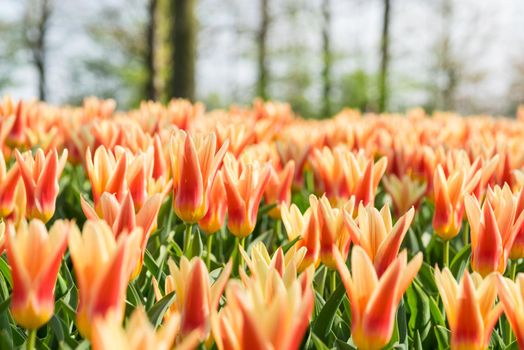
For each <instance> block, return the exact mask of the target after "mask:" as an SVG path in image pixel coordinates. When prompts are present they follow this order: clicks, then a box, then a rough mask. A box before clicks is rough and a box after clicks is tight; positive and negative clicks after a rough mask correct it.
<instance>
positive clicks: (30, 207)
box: [15, 149, 67, 222]
mask: <svg viewBox="0 0 524 350" xmlns="http://www.w3.org/2000/svg"><path fill="white" fill-rule="evenodd" d="M15 156H16V161H17V164H18V166H19V168H20V174H21V177H22V180H23V181H24V187H25V194H26V207H27V208H26V214H27V216H28V217H29V218H38V219H40V220H42V221H44V222H47V221H49V219H51V217H52V216H53V214H54V213H55V205H56V197H57V196H58V179H59V178H60V174H62V171H63V170H64V166H65V163H66V161H67V150H64V151H63V152H62V156H61V157H60V160H59V159H58V154H57V152H56V150H52V151H50V152H48V153H47V156H45V155H44V152H43V151H42V149H38V150H37V151H36V154H35V156H34V158H33V156H32V155H31V153H30V152H26V153H24V154H23V155H22V154H20V152H19V151H18V150H17V149H15Z"/></svg>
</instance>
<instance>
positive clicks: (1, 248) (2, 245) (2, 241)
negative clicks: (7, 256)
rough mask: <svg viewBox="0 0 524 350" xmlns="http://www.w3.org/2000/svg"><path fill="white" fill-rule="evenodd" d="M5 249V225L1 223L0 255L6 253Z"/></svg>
mask: <svg viewBox="0 0 524 350" xmlns="http://www.w3.org/2000/svg"><path fill="white" fill-rule="evenodd" d="M4 249H5V223H4V222H3V221H2V222H0V255H2V253H3V252H4Z"/></svg>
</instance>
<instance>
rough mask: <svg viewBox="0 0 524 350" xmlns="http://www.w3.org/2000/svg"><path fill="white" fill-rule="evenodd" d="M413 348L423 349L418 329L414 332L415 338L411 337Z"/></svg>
mask: <svg viewBox="0 0 524 350" xmlns="http://www.w3.org/2000/svg"><path fill="white" fill-rule="evenodd" d="M413 348H414V349H416V350H423V348H422V339H420V333H419V331H418V330H417V332H416V333H415V339H413Z"/></svg>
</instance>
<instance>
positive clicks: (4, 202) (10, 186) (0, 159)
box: [0, 151, 20, 218]
mask: <svg viewBox="0 0 524 350" xmlns="http://www.w3.org/2000/svg"><path fill="white" fill-rule="evenodd" d="M19 180H20V169H19V167H18V165H17V164H14V165H13V166H12V167H11V168H10V169H9V170H7V165H6V163H5V159H4V155H3V153H2V152H1V151H0V216H1V217H2V218H7V217H8V216H9V215H10V214H11V213H12V212H13V210H14V209H15V208H14V207H15V199H16V188H17V185H18V183H19Z"/></svg>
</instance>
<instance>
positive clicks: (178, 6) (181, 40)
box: [168, 0, 197, 101]
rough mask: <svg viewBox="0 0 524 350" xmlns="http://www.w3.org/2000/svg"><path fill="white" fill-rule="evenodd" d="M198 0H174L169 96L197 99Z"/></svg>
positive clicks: (172, 4)
mask: <svg viewBox="0 0 524 350" xmlns="http://www.w3.org/2000/svg"><path fill="white" fill-rule="evenodd" d="M195 1H196V0H173V1H172V3H171V6H172V8H171V14H172V18H173V22H174V23H172V29H171V30H172V34H171V38H172V45H173V48H172V71H171V74H170V83H169V87H168V89H169V97H170V98H187V99H189V100H191V101H194V99H195V64H196V62H195V60H196V31H197V30H196V19H195Z"/></svg>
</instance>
